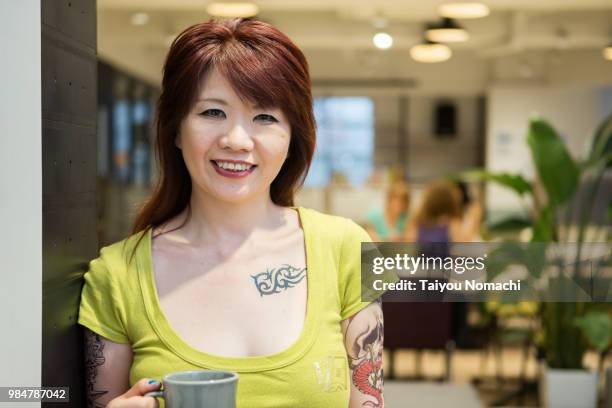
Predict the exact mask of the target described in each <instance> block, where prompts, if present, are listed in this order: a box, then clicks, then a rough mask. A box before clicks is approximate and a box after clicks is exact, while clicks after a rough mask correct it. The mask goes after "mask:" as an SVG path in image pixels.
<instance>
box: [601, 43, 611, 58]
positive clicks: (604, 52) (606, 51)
mask: <svg viewBox="0 0 612 408" xmlns="http://www.w3.org/2000/svg"><path fill="white" fill-rule="evenodd" d="M601 53H602V55H603V57H604V58H605V59H607V60H608V61H612V42H611V43H610V44H608V45H607V46H606V48H604V49H603V50H602V52H601Z"/></svg>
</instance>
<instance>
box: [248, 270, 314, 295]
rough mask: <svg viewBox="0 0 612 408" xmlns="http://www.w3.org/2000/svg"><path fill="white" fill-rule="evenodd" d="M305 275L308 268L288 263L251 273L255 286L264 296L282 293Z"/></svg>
mask: <svg viewBox="0 0 612 408" xmlns="http://www.w3.org/2000/svg"><path fill="white" fill-rule="evenodd" d="M305 277H306V268H296V267H294V266H291V265H287V264H284V265H282V266H279V267H278V268H273V269H268V270H267V271H265V272H260V273H257V274H255V275H251V278H253V283H255V287H256V288H257V290H258V291H259V295H260V296H262V297H263V295H273V294H274V293H280V292H281V291H284V290H286V289H289V288H292V287H294V286H295V285H297V284H298V283H300V282H301V281H302V279H304V278H305Z"/></svg>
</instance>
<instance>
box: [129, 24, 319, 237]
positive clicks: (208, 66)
mask: <svg viewBox="0 0 612 408" xmlns="http://www.w3.org/2000/svg"><path fill="white" fill-rule="evenodd" d="M212 69H216V70H218V72H219V73H220V74H221V75H223V76H224V77H225V78H226V79H227V80H228V81H229V82H230V83H231V85H232V87H233V88H234V91H235V92H236V93H237V94H238V95H239V96H240V98H241V99H243V100H248V101H250V102H253V103H256V104H257V105H259V106H261V107H263V108H272V107H274V108H280V109H281V110H282V111H283V113H284V114H285V115H286V116H287V118H288V120H289V123H290V125H291V139H290V144H289V157H290V159H289V160H286V161H285V162H284V164H283V166H282V167H281V170H280V172H279V173H278V175H277V176H276V178H275V179H274V181H273V182H272V184H271V186H270V198H271V199H272V201H273V202H274V203H275V204H277V205H281V206H292V205H293V202H294V201H293V200H294V194H295V192H296V191H297V189H298V188H299V187H301V185H302V184H303V182H304V178H305V177H306V174H307V172H308V169H309V167H310V163H311V161H312V156H313V154H314V149H315V119H314V113H313V107H312V93H311V82H310V75H309V72H308V63H307V61H306V58H305V57H304V54H303V53H302V52H301V51H300V49H299V48H298V47H297V46H296V45H295V44H294V43H293V42H292V41H291V40H290V39H289V38H288V37H287V36H286V35H285V34H283V33H281V32H280V31H279V30H278V29H276V28H275V27H274V26H272V25H270V24H268V23H264V22H262V21H257V20H254V19H244V18H237V19H230V20H210V21H208V22H204V23H199V24H195V25H193V26H191V27H189V28H187V29H186V30H184V31H183V32H182V33H180V34H179V35H178V37H177V38H176V39H175V40H174V41H173V42H172V45H171V46H170V51H169V52H168V55H167V57H166V61H165V64H164V69H163V79H162V92H161V95H160V97H159V100H158V103H157V117H156V131H157V132H156V133H157V134H156V141H155V149H156V153H157V159H158V163H159V169H160V174H159V181H158V183H157V186H156V187H155V189H154V191H153V193H152V195H151V197H150V198H149V199H148V200H147V201H146V202H145V204H144V205H143V206H142V207H141V208H140V210H139V211H138V213H137V215H136V218H135V220H134V224H133V227H132V234H135V233H137V232H140V231H145V232H146V230H147V229H148V228H153V227H156V226H158V225H161V224H163V223H164V222H166V221H167V220H168V219H170V218H172V217H173V216H175V215H177V214H179V213H180V212H181V211H183V210H184V209H185V208H186V207H188V206H189V201H190V197H191V178H190V175H189V172H188V171H187V167H186V165H185V163H184V161H183V158H182V155H181V152H180V150H179V149H178V148H177V147H176V146H175V144H174V140H175V137H176V135H177V133H178V129H179V126H180V124H181V122H182V120H183V119H184V118H185V116H186V115H187V113H188V112H189V110H190V109H191V107H192V106H193V104H194V103H195V101H196V99H197V97H198V94H199V91H200V90H201V87H202V85H203V81H204V80H205V78H206V75H207V74H208V73H209V72H211V70H212ZM189 210H190V208H189ZM143 236H144V233H143V235H142V236H141V237H140V239H142V237H143ZM140 239H139V241H138V242H140Z"/></svg>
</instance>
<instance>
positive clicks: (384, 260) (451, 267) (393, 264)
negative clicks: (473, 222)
mask: <svg viewBox="0 0 612 408" xmlns="http://www.w3.org/2000/svg"><path fill="white" fill-rule="evenodd" d="M486 257H487V254H484V255H482V256H478V257H470V256H457V257H451V256H445V257H442V256H426V255H424V254H421V255H419V256H417V257H414V256H410V255H408V254H395V257H383V256H380V257H376V258H374V262H373V267H372V272H373V273H375V274H377V275H380V274H382V273H383V272H385V271H386V270H394V271H406V272H408V273H410V274H411V275H414V274H415V273H416V272H417V271H419V270H433V271H445V272H454V273H456V274H459V275H461V274H463V273H464V272H466V271H479V272H482V271H484V270H485V264H484V260H485V258H486Z"/></svg>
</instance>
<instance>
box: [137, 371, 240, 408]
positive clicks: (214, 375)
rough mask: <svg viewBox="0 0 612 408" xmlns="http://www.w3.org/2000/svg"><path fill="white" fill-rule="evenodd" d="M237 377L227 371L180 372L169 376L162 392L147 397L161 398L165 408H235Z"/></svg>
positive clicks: (147, 394) (155, 392)
mask: <svg viewBox="0 0 612 408" xmlns="http://www.w3.org/2000/svg"><path fill="white" fill-rule="evenodd" d="M237 385H238V374H236V373H232V372H228V371H211V370H196V371H179V372H175V373H170V374H166V375H165V376H164V377H163V379H162V389H161V390H160V391H152V392H148V393H146V394H145V396H146V397H155V398H162V399H163V400H164V401H165V407H166V408H236V388H237Z"/></svg>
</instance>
